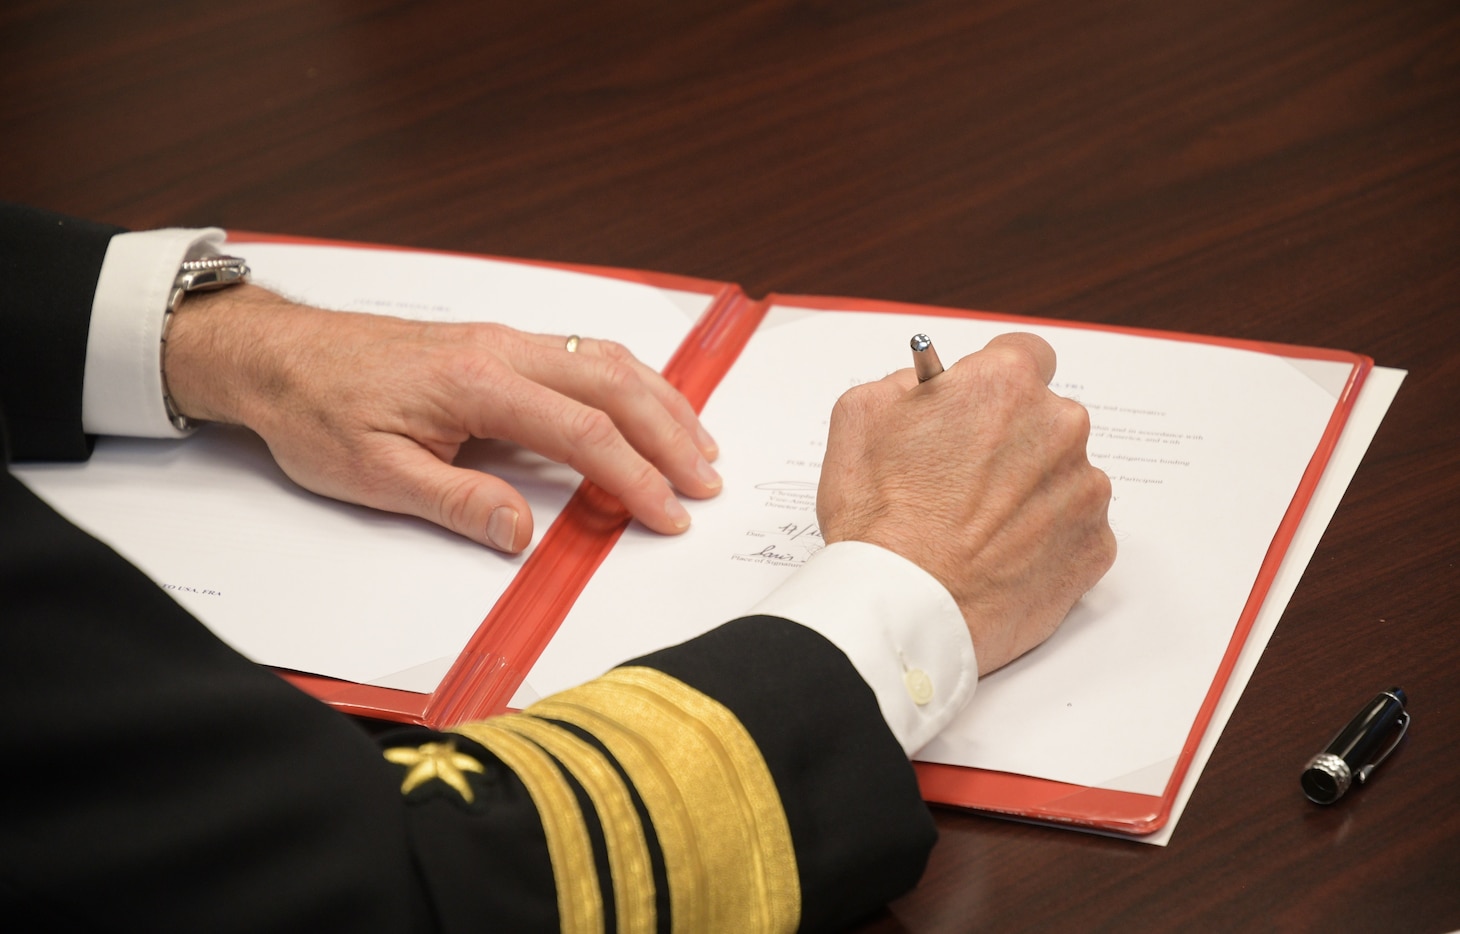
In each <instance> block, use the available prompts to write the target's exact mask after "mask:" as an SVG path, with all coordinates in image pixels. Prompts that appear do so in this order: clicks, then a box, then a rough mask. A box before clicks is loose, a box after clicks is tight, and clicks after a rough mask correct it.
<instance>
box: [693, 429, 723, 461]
mask: <svg viewBox="0 0 1460 934" xmlns="http://www.w3.org/2000/svg"><path fill="white" fill-rule="evenodd" d="M695 444H697V445H699V448H700V451H701V452H702V453H703V454H704V455H705V456H706V457H715V456H717V455H718V454H719V453H720V445H719V444H718V443H717V442H716V441H715V439H714V438H712V437H710V433H709V432H708V431H705V426H704V425H697V426H696V427H695Z"/></svg>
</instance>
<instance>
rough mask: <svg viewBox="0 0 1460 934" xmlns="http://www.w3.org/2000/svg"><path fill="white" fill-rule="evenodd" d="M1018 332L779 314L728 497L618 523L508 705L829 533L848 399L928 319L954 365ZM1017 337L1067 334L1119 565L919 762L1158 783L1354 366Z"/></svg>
mask: <svg viewBox="0 0 1460 934" xmlns="http://www.w3.org/2000/svg"><path fill="white" fill-rule="evenodd" d="M1012 329H1014V327H1013V326H1011V325H1008V324H1004V323H998V322H987V321H978V320H971V319H958V318H945V317H927V318H921V317H919V316H916V315H903V314H873V313H866V312H850V313H835V312H820V311H806V310H801V309H794V308H774V309H772V310H771V311H770V312H769V313H768V315H767V317H766V320H765V322H764V324H763V325H762V327H761V328H760V329H759V330H758V331H757V333H756V334H755V335H754V336H753V337H752V338H751V341H750V343H749V344H748V345H747V347H746V349H745V350H744V352H743V353H742V354H741V356H740V358H739V359H738V360H737V361H736V363H735V365H734V367H733V368H732V369H731V371H730V373H729V374H728V375H727V376H726V378H725V381H724V382H723V383H722V385H721V386H720V387H719V388H718V389H717V390H716V391H715V394H714V395H713V397H712V398H711V399H710V401H709V404H708V405H707V406H706V409H705V412H704V415H703V417H704V420H705V422H706V425H707V427H708V428H709V430H710V432H711V433H712V434H714V435H715V436H716V438H717V440H719V442H720V445H721V449H722V451H723V452H724V453H723V454H722V456H721V459H720V461H719V462H718V463H717V465H716V466H717V468H718V469H719V470H720V472H721V474H722V476H724V478H725V491H724V492H723V493H722V494H721V495H720V496H719V497H717V498H715V499H713V500H708V501H704V502H698V503H692V504H690V509H691V511H692V513H693V516H694V525H693V526H692V528H691V529H690V531H689V532H688V533H687V535H686V536H683V537H680V538H676V539H665V538H657V537H654V536H652V535H651V534H650V533H646V532H643V531H642V530H640V529H637V528H630V529H629V530H628V531H627V532H626V533H625V535H624V536H623V538H622V539H621V540H620V542H619V544H618V545H617V546H616V547H615V549H614V550H613V551H612V552H611V553H610V555H609V556H608V558H607V559H606V560H605V561H604V563H603V565H602V566H601V567H600V568H599V570H598V572H597V573H596V574H595V576H594V578H593V580H592V581H591V582H590V583H589V585H588V587H587V588H586V589H585V591H584V593H583V594H582V596H581V597H580V599H579V600H578V603H577V605H576V606H575V607H574V609H573V611H572V612H571V613H570V614H569V616H568V618H567V620H566V621H565V622H564V624H563V626H562V628H561V629H560V630H559V632H558V634H557V635H556V636H555V637H554V639H553V640H552V642H551V643H550V644H549V646H548V648H547V650H546V651H545V652H544V654H543V656H542V657H541V659H540V660H539V662H538V663H537V665H536V666H535V667H534V668H533V669H532V670H531V672H530V673H529V675H528V678H527V683H526V684H525V685H524V687H523V689H522V690H521V691H519V693H518V696H517V697H516V698H514V702H513V705H514V706H521V705H523V704H525V703H527V702H530V701H531V700H532V699H533V698H534V697H535V696H540V695H546V694H548V693H551V692H553V691H557V690H560V689H562V688H565V687H568V686H570V685H572V684H575V683H578V682H580V681H582V680H584V679H586V678H590V677H593V676H595V675H597V674H599V673H600V672H601V671H602V670H604V669H605V668H607V667H610V666H611V665H612V664H614V663H616V662H618V661H621V660H623V659H626V658H631V657H633V656H635V655H637V654H641V653H643V652H647V651H651V650H653V649H656V648H659V647H662V646H664V645H669V644H673V643H676V642H679V641H682V640H684V639H686V638H689V637H691V636H693V635H696V634H698V633H700V632H703V631H705V630H707V629H709V628H712V627H713V626H715V625H718V624H719V623H721V622H724V621H726V620H729V619H733V618H734V617H736V616H737V615H740V614H742V613H744V611H745V610H746V609H748V608H749V607H750V606H751V605H752V604H754V603H755V602H756V601H757V600H758V599H759V598H760V597H762V596H763V595H764V594H766V593H767V592H769V591H770V590H771V589H773V588H774V587H775V586H776V585H777V584H778V583H779V582H780V581H781V580H783V579H784V578H785V576H786V575H788V574H789V573H791V572H792V571H793V570H794V569H795V568H796V567H798V566H799V565H800V564H801V563H802V562H804V561H805V559H806V558H807V557H808V556H809V555H810V554H812V553H814V552H815V551H816V550H817V549H818V548H820V547H821V545H822V542H821V539H820V536H819V532H818V529H817V527H816V516H815V488H816V482H817V477H818V475H819V468H820V462H821V456H822V452H823V450H824V442H825V436H826V430H827V424H828V420H829V414H830V411H831V408H832V404H833V403H834V401H835V400H836V398H837V396H838V395H839V394H840V393H841V392H842V391H844V390H845V389H847V388H848V387H850V386H852V385H855V384H857V383H860V382H864V381H868V380H873V379H878V378H880V377H882V376H884V375H885V374H886V373H887V372H889V371H891V370H894V369H898V368H901V367H904V366H907V365H909V363H910V362H911V356H910V352H909V350H908V339H909V338H910V337H911V336H912V335H913V334H914V333H917V332H919V331H925V332H927V333H929V334H930V335H932V337H933V339H934V341H935V343H936V345H937V347H938V349H939V352H940V354H941V356H942V358H943V360H944V361H945V363H951V362H952V361H953V360H956V359H957V358H958V357H960V356H962V355H964V354H967V353H971V352H973V351H975V350H977V349H979V348H981V347H982V346H983V345H984V344H985V343H987V342H988V340H989V339H990V338H992V337H993V336H994V335H996V334H998V333H1000V332H1003V331H1008V330H1012ZM1019 329H1021V330H1024V329H1027V330H1031V331H1034V332H1035V333H1038V334H1039V335H1040V336H1042V337H1044V338H1045V339H1046V340H1048V341H1049V342H1050V343H1051V344H1052V345H1053V347H1054V348H1055V351H1056V353H1057V355H1058V358H1059V368H1058V372H1057V374H1056V376H1055V381H1054V384H1053V386H1054V388H1055V390H1056V391H1058V392H1060V393H1061V394H1064V395H1067V396H1070V397H1072V398H1076V399H1079V400H1080V401H1081V402H1083V403H1084V404H1085V405H1086V406H1087V407H1088V408H1089V409H1090V412H1091V420H1092V431H1091V439H1090V445H1089V450H1090V457H1091V460H1092V462H1093V463H1095V465H1096V466H1098V467H1100V468H1102V469H1104V470H1105V471H1106V472H1107V473H1108V474H1109V475H1110V477H1111V479H1112V481H1113V486H1114V501H1113V502H1112V504H1111V513H1110V516H1111V524H1112V526H1113V527H1114V529H1115V531H1116V535H1117V538H1118V541H1119V555H1118V557H1117V559H1116V563H1115V566H1114V568H1112V570H1111V572H1110V573H1109V574H1108V575H1107V576H1106V577H1105V578H1104V579H1103V580H1102V581H1101V583H1100V584H1099V585H1097V586H1096V588H1095V589H1094V590H1092V591H1091V592H1090V593H1089V594H1088V595H1087V596H1086V597H1085V598H1084V599H1083V600H1082V601H1081V602H1080V603H1079V604H1078V605H1077V606H1076V607H1075V609H1074V610H1073V611H1072V612H1071V614H1070V616H1069V617H1068V619H1067V620H1066V621H1065V623H1064V625H1063V626H1062V627H1061V629H1060V630H1059V631H1058V632H1057V633H1056V634H1055V636H1054V637H1053V638H1051V639H1050V640H1049V641H1048V642H1047V643H1045V644H1044V645H1043V646H1041V647H1039V648H1038V649H1036V650H1035V651H1033V652H1031V653H1029V654H1028V655H1026V656H1025V657H1023V658H1021V659H1019V660H1018V661H1016V662H1014V663H1013V664H1011V665H1009V666H1007V667H1006V668H1004V669H1002V670H1000V671H998V672H995V673H994V674H992V675H990V676H988V677H986V678H984V679H982V680H981V682H980V684H979V686H978V689H977V691H976V693H975V695H974V697H973V700H972V702H971V703H970V705H969V707H968V708H967V709H966V710H965V711H964V712H963V713H962V714H961V715H960V717H959V718H958V720H957V721H956V722H955V723H954V724H953V725H952V727H951V728H950V729H948V730H947V731H945V732H944V734H942V735H941V736H940V737H939V738H938V739H937V740H935V741H934V742H933V743H932V744H931V745H930V746H928V747H927V748H925V749H924V751H923V752H922V754H921V755H920V758H923V759H926V760H928V761H934V762H947V763H953V764H958V765H966V766H977V767H980V768H985V769H993V770H998V771H1004V772H1013V773H1018V774H1025V775H1032V776H1037V777H1042V778H1047V779H1052V780H1055V781H1062V782H1070V783H1075V784H1080V785H1086V786H1094V787H1104V788H1111V789H1116V790H1122V791H1131V792H1138V793H1142V794H1160V793H1161V791H1162V789H1163V788H1164V787H1165V785H1166V782H1167V780H1168V779H1169V777H1170V774H1171V770H1172V768H1173V766H1174V764H1175V760H1176V757H1177V755H1178V754H1179V753H1180V751H1181V749H1182V746H1183V744H1184V743H1185V741H1186V737H1187V734H1188V733H1189V731H1190V729H1191V726H1192V723H1193V721H1194V719H1195V716H1196V712H1197V709H1198V708H1199V706H1200V704H1201V701H1202V698H1203V697H1204V696H1205V694H1206V692H1207V690H1208V688H1209V687H1210V686H1211V683H1212V679H1213V677H1214V675H1215V672H1216V669H1217V666H1218V664H1219V662H1220V660H1221V657H1222V655H1223V653H1224V652H1225V650H1226V647H1227V645H1228V643H1229V641H1230V639H1231V636H1232V632H1233V629H1234V627H1235V625H1236V623H1237V620H1238V618H1239V616H1240V615H1241V612H1242V608H1243V606H1244V604H1245V603H1246V601H1247V598H1248V595H1249V593H1250V592H1251V589H1252V586H1253V583H1254V581H1255V578H1256V576H1257V573H1258V569H1259V567H1260V565H1261V563H1262V560H1263V557H1264V555H1265V554H1266V551H1267V548H1268V545H1269V544H1270V543H1271V541H1272V538H1273V534H1274V532H1275V531H1276V529H1277V526H1278V524H1279V522H1280V520H1281V519H1282V517H1283V514H1284V512H1285V511H1286V509H1287V507H1288V505H1289V503H1290V501H1291V500H1292V497H1293V494H1294V491H1295V490H1296V487H1297V485H1298V482H1299V479H1300V477H1301V476H1302V474H1303V471H1304V469H1305V468H1306V466H1307V464H1308V462H1309V460H1310V459H1311V457H1312V455H1313V451H1314V449H1315V447H1316V446H1317V444H1318V441H1319V438H1320V437H1321V435H1322V434H1323V432H1324V429H1325V428H1326V426H1327V424H1328V421H1329V417H1330V415H1331V414H1332V411H1333V408H1334V404H1335V401H1336V399H1337V395H1338V393H1339V391H1340V390H1341V388H1342V386H1343V384H1344V381H1345V379H1346V378H1347V375H1348V372H1349V367H1348V365H1347V364H1339V363H1328V362H1315V361H1308V360H1304V361H1290V360H1286V359H1283V358H1278V357H1272V356H1269V355H1265V354H1259V353H1253V352H1249V351H1243V350H1234V349H1231V348H1224V347H1218V346H1214V345H1210V344H1202V343H1192V342H1187V341H1172V340H1161V339H1156V338H1148V337H1134V336H1128V335H1119V334H1114V333H1110V332H1104V331H1094V330H1084V329H1078V328H1059V327H1046V326H1034V327H1028V328H1023V327H1021V328H1019ZM930 430H935V429H934V428H933V427H932V426H930ZM645 605H648V606H650V607H652V608H653V612H650V613H644V612H638V613H636V614H635V615H634V624H633V626H632V627H627V626H624V625H621V624H620V623H619V620H621V619H623V608H624V607H627V606H638V607H644V606H645Z"/></svg>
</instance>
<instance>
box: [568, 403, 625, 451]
mask: <svg viewBox="0 0 1460 934" xmlns="http://www.w3.org/2000/svg"><path fill="white" fill-rule="evenodd" d="M567 434H568V441H569V443H570V444H571V445H572V446H573V447H574V448H576V449H578V450H583V449H588V450H592V449H596V448H600V447H606V446H608V445H611V444H612V443H614V442H615V441H617V440H618V428H617V427H615V426H614V423H613V419H611V418H609V417H608V414H607V413H605V412H603V411H602V410H600V409H594V408H583V409H580V410H578V411H577V412H576V413H574V415H573V416H572V418H571V419H570V420H569V422H568V426H567Z"/></svg>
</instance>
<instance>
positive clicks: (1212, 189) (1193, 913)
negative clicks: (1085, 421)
mask: <svg viewBox="0 0 1460 934" xmlns="http://www.w3.org/2000/svg"><path fill="white" fill-rule="evenodd" d="M0 198H5V199H9V200H18V201H26V202H30V203H34V204H37V205H40V206H44V207H48V208H52V209H55V210H60V211H65V212H70V213H74V214H80V215H85V216H90V217H94V218H98V219H102V220H108V221H113V222H118V223H122V224H127V225H131V226H136V227H145V226H157V225H170V224H221V225H224V226H232V227H237V228H245V229H252V230H262V231H278V232H287V233H296V234H308V235H315V236H321V237H331V238H342V239H356V240H373V241H382V242H388V243H396V244H407V245H414V246H423V247H433V248H444V249H451V250H466V251H475V252H484V253H495V254H503V255H509V256H523V257H537V258H545V259H555V260H566V261H574V262H584V263H596V264H606V265H620V266H632V267H643V268H652V269H659V270H663V271H668V272H676V273H683V274H689V275H696V276H703V277H706V278H712V279H721V280H732V281H736V282H739V283H741V284H742V285H744V286H745V287H746V288H747V289H748V290H749V291H750V292H751V293H752V294H760V293H764V292H766V291H770V290H778V291H784V292H808V293H821V294H846V295H860V296H871V297H879V298H889V299H898V300H904V301H912V302H928V303H937V304H947V305H954V306H961V307H978V308H988V309H1000V310H1008V311H1016V312H1023V313H1027V314H1034V315H1047V316H1051V317H1061V318H1071V319H1079V320H1089V321H1101V322H1110V323H1116V324H1125V325H1138V326H1148V327H1156V328H1176V329H1184V330H1190V331H1199V332H1207V333H1214V334H1225V335H1233V336H1240V337H1250V338H1258V339H1263V340H1273V341H1288V342H1293V343H1312V344H1322V345H1329V346H1333V347H1338V348H1342V349H1346V350H1354V351H1360V352H1363V353H1367V354H1370V355H1372V356H1373V357H1374V358H1375V359H1376V360H1377V361H1378V362H1379V363H1380V364H1383V365H1389V366H1397V367H1403V368H1406V369H1408V370H1409V374H1410V375H1409V377H1408V380H1407V381H1406V383H1405V385H1404V388H1403V389H1402V390H1401V392H1400V394H1399V397H1398V399H1397V401H1396V403H1395V405H1394V407H1393V409H1392V410H1391V411H1390V413H1389V416H1388V418H1387V419H1386V420H1385V422H1384V424H1383V427H1382V428H1381V429H1380V431H1379V434H1378V437H1377V438H1376V440H1375V442H1374V444H1373V447H1372V448H1371V450H1370V451H1369V454H1368V457H1367V458H1366V460H1365V462H1364V465H1363V467H1362V468H1361V469H1360V470H1359V473H1358V476H1357V477H1356V479H1355V480H1354V482H1353V485H1352V487H1351V488H1350V489H1349V491H1348V495H1347V496H1346V498H1345V500H1344V503H1343V506H1342V507H1341V508H1340V509H1339V511H1338V514H1337V516H1336V518H1335V519H1334V521H1333V523H1332V525H1331V527H1330V528H1329V530H1328V533H1327V535H1326V536H1325V537H1324V539H1323V542H1322V544H1321V545H1320V546H1319V548H1318V551H1317V554H1316V555H1315V557H1314V559H1313V562H1312V565H1311V566H1310V568H1309V570H1308V573H1307V575H1306V576H1305V577H1304V579H1303V582H1302V584H1301V585H1300V587H1299V589H1298V591H1297V594H1296V596H1295V597H1294V599H1293V601H1292V604H1291V605H1290V607H1289V609H1288V611H1287V613H1286V615H1285V616H1284V618H1283V620H1282V623H1281V624H1280V625H1279V627H1278V630H1277V634H1276V636H1275V637H1274V638H1273V640H1272V643H1271V645H1270V646H1269V648H1268V650H1267V652H1266V654H1265V655H1264V657H1263V659H1262V661H1261V664H1260V666H1259V667H1258V669H1257V672H1256V675H1255V677H1254V678H1253V679H1252V682H1251V684H1250V685H1249V687H1248V689H1247V691H1246V693H1245V694H1244V695H1243V697H1242V701H1241V703H1240V704H1239V705H1238V707H1237V710H1236V714H1235V715H1234V717H1233V719H1232V721H1231V723H1230V725H1229V726H1228V728H1227V730H1226V732H1225V734H1224V735H1223V737H1222V740H1221V742H1220V744H1219V745H1218V747H1217V749H1216V753H1215V755H1214V756H1213V758H1212V760H1211V762H1210V764H1209V765H1208V767H1207V769H1206V771H1205V773H1204V775H1203V777H1202V779H1201V782H1200V784H1199V786H1198V787H1197V789H1196V793H1195V795H1194V797H1193V798H1192V801H1191V804H1190V806H1189V808H1188V809H1187V811H1186V814H1185V816H1184V817H1183V818H1182V820H1181V823H1180V826H1179V829H1178V830H1177V831H1176V834H1175V836H1174V839H1173V841H1172V843H1171V845H1170V846H1169V847H1167V848H1165V849H1161V848H1155V847H1147V846H1142V845H1139V844H1134V843H1129V842H1124V841H1117V840H1110V839H1104V838H1100V837H1094V836H1086V835H1082V834H1077V833H1070V832H1064V831H1058V830H1050V829H1043V828H1037V827H1030V826H1024V825H1020V824H1014V823H1008V822H1004V821H999V820H994V819H989V818H985V817H980V816H976V815H970V814H964V813H955V812H951V811H950V812H940V813H939V815H938V822H939V824H940V826H941V828H942V833H943V835H942V840H941V842H940V843H939V845H938V847H937V849H936V851H935V852H934V855H933V859H932V864H931V866H930V867H929V870H928V872H927V875H926V877H925V879H924V881H923V883H922V885H921V886H920V887H919V888H918V889H917V890H916V891H915V892H913V893H912V894H910V895H908V896H907V897H905V898H903V899H901V900H900V901H898V902H897V903H895V904H894V905H892V906H891V907H890V909H889V910H888V911H887V912H886V913H884V914H882V915H880V916H878V917H876V918H874V919H872V921H871V922H870V924H869V930H875V931H900V930H910V931H935V930H936V931H958V930H967V929H971V928H974V927H988V928H999V929H1006V930H1007V929H1019V930H1022V929H1040V930H1044V929H1050V930H1058V929H1066V930H1091V929H1117V930H1147V929H1155V930H1159V929H1168V930H1174V929H1181V930H1189V929H1197V930H1234V929H1261V930H1265V929H1283V930H1344V931H1353V930H1360V931H1362V930H1376V931H1379V930H1408V931H1442V930H1451V929H1456V928H1460V802H1457V792H1456V788H1457V784H1456V778H1457V775H1460V635H1457V633H1456V630H1455V628H1454V627H1455V625H1456V623H1457V621H1460V585H1457V583H1456V580H1457V576H1460V572H1457V569H1456V561H1457V557H1460V531H1457V530H1460V496H1457V492H1460V414H1457V413H1460V405H1457V403H1460V399H1457V396H1460V392H1457V390H1460V349H1457V348H1460V302H1457V296H1460V249H1457V248H1460V6H1457V5H1456V3H1455V2H1454V0H1400V2H1396V0H1220V2H1219V0H1182V2H1176V3H1172V2H1167V0H1030V2H1016V0H991V2H985V3H967V2H954V0H949V2H938V0H927V2H894V0H844V2H837V0H814V2H801V3H792V2H771V0H765V2H741V3H734V2H695V0H685V2H678V3H676V2H669V0H665V2H652V0H631V2H620V3H611V4H608V3H606V4H591V3H569V2H559V0H551V2H549V0H536V2H529V3H500V2H479V0H463V2H438V0H356V2H350V3H345V2H333V3H330V2H324V0H251V2H248V3H234V4H196V3H191V2H172V0H167V2H116V3H85V4H83V3H79V2H70V3H67V2H59V0H13V2H10V3H6V4H5V5H4V6H3V8H0ZM1391 683H1398V684H1402V685H1403V686H1404V687H1405V688H1406V689H1407V690H1408V691H1409V694H1410V697H1411V700H1412V710H1413V713H1414V726H1413V729H1412V730H1411V733H1410V736H1409V738H1408V739H1407V740H1406V742H1405V744H1404V746H1403V747H1402V748H1401V750H1400V751H1399V752H1398V753H1397V754H1396V755H1395V756H1394V758H1393V759H1392V761H1391V762H1390V763H1389V764H1387V765H1386V766H1385V767H1384V769H1383V770H1382V771H1381V772H1380V773H1379V776H1378V779H1377V781H1376V782H1375V783H1374V784H1373V785H1372V786H1370V787H1368V788H1365V789H1363V790H1362V791H1360V792H1358V793H1354V794H1352V795H1351V796H1350V797H1349V798H1348V799H1346V800H1344V801H1343V802H1341V803H1340V804H1339V805H1337V806H1334V807H1331V808H1327V809H1323V808H1319V807H1316V806H1314V805H1311V804H1309V803H1307V802H1306V801H1305V800H1304V799H1303V798H1302V796H1301V795H1300V793H1299V791H1298V787H1297V773H1298V771H1299V769H1300V767H1301V766H1302V764H1303V762H1304V760H1305V759H1306V758H1307V756H1308V755H1310V754H1311V753H1313V752H1315V751H1316V750H1317V749H1318V748H1319V747H1320V746H1321V745H1322V744H1323V743H1325V742H1326V741H1327V739H1328V738H1329V734H1330V733H1331V732H1332V731H1333V730H1334V729H1336V727H1337V725H1338V724H1340V723H1341V722H1342V721H1343V720H1344V719H1345V718H1347V717H1348V716H1349V715H1350V714H1351V713H1352V712H1353V710H1354V709H1355V708H1356V707H1357V706H1358V705H1359V704H1361V703H1362V702H1363V701H1364V700H1366V699H1367V698H1368V697H1369V696H1371V695H1372V694H1373V693H1374V692H1375V691H1376V690H1379V689H1382V688H1385V687H1388V686H1389V685H1390V684H1391Z"/></svg>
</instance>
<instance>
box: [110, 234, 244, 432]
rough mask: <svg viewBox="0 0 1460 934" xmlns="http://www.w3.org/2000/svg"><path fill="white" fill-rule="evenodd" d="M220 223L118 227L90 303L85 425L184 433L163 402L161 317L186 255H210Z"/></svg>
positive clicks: (218, 240)
mask: <svg viewBox="0 0 1460 934" xmlns="http://www.w3.org/2000/svg"><path fill="white" fill-rule="evenodd" d="M223 237H224V233H223V231H222V230H219V229H217V228H207V229H203V230H181V229H176V228H169V229H166V230H146V231H138V232H135V233H124V234H118V235H116V236H115V237H112V239H111V243H110V244H109V245H108V246H107V250H106V259H105V260H103V261H102V264H101V275H100V277H99V278H98V279H97V283H96V297H95V298H94V299H93V300H92V304H91V330H90V332H89V333H88V336H87V341H86V373H85V377H84V379H85V382H84V383H83V384H82V391H81V427H82V429H83V430H85V431H86V433H87V434H93V435H132V436H135V437H143V438H180V437H183V436H184V435H186V434H187V432H183V431H179V430H178V429H177V428H175V427H174V426H173V424H172V422H171V421H170V420H169V419H168V417H167V406H166V405H165V404H164V403H163V401H162V319H163V317H164V315H165V314H166V312H167V299H168V296H169V295H170V294H171V292H172V283H173V281H174V280H175V279H176V278H177V272H178V268H179V267H180V266H181V265H182V263H183V261H184V260H188V259H197V258H199V257H202V256H211V255H213V254H215V253H216V252H217V249H218V245H219V244H221V243H222V242H223Z"/></svg>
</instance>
